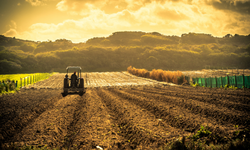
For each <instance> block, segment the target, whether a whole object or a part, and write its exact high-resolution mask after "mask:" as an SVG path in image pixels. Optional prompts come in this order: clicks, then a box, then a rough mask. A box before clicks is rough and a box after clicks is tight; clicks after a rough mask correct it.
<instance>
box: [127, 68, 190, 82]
mask: <svg viewBox="0 0 250 150" xmlns="http://www.w3.org/2000/svg"><path fill="white" fill-rule="evenodd" d="M127 71H128V72H129V73H131V74H133V75H136V76H139V77H145V78H151V79H154V80H158V81H165V82H172V83H175V84H182V83H185V82H187V81H186V79H185V76H184V75H183V74H182V72H180V71H174V72H172V71H165V70H162V69H157V70H156V69H153V70H152V71H151V72H149V71H148V70H146V69H136V68H135V67H132V66H129V67H128V68H127Z"/></svg>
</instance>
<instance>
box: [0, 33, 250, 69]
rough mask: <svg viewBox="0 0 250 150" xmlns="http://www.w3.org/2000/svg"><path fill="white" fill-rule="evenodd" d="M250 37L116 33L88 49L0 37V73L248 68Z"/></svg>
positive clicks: (92, 42)
mask: <svg viewBox="0 0 250 150" xmlns="http://www.w3.org/2000/svg"><path fill="white" fill-rule="evenodd" d="M249 64H250V34H249V35H248V36H244V35H238V34H235V35H230V34H227V35H225V36H224V37H221V38H219V37H214V36H212V35H210V34H203V33H188V34H182V36H181V37H178V36H167V35H163V34H161V33H158V32H152V33H146V32H126V31H125V32H115V33H113V34H112V35H110V36H108V37H95V38H92V39H89V40H88V41H86V43H72V42H71V41H70V40H66V39H58V40H55V41H54V42H52V41H45V42H35V41H29V40H22V39H16V38H11V37H5V36H3V35H0V73H1V74H6V73H29V72H49V71H59V72H63V71H64V70H65V68H66V67H67V66H69V65H80V66H81V67H82V68H83V71H121V70H126V68H127V67H128V66H130V65H132V66H134V67H138V68H145V69H148V70H151V69H154V68H156V69H158V68H159V69H164V70H195V69H202V68H204V67H205V66H206V65H210V66H211V67H213V68H221V67H224V68H225V67H229V68H230V67H237V68H249V67H250V66H249Z"/></svg>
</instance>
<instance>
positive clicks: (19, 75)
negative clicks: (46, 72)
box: [0, 73, 38, 81]
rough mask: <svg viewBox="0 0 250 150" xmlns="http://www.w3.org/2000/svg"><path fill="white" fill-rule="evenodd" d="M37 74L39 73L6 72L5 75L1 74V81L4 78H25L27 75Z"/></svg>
mask: <svg viewBox="0 0 250 150" xmlns="http://www.w3.org/2000/svg"><path fill="white" fill-rule="evenodd" d="M35 74H38V73H33V74H4V75H0V81H2V80H4V81H5V80H7V79H9V80H11V81H12V80H15V81H16V80H20V78H25V77H27V76H33V75H35Z"/></svg>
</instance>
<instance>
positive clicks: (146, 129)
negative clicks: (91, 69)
mask: <svg viewBox="0 0 250 150" xmlns="http://www.w3.org/2000/svg"><path fill="white" fill-rule="evenodd" d="M63 77H64V74H57V75H54V76H52V77H50V78H49V79H47V80H44V81H40V82H38V83H36V84H34V85H30V86H29V87H27V88H25V89H21V90H20V91H19V92H17V93H15V94H10V95H3V96H1V97H0V110H1V111H0V142H1V147H2V148H6V147H8V146H9V145H13V144H15V145H17V146H20V147H21V146H23V145H34V146H36V147H43V146H45V145H47V147H48V148H62V149H66V148H69V147H70V148H71V149H96V146H100V147H102V148H103V149H150V148H153V149H155V148H159V147H164V145H166V144H167V143H168V142H170V141H172V140H173V139H178V138H181V137H183V136H185V137H188V136H192V135H194V134H195V133H196V132H197V131H198V130H199V129H200V127H201V125H203V126H207V129H208V130H209V131H211V132H212V135H214V137H216V139H211V138H210V139H208V144H209V143H214V142H215V143H216V142H217V143H223V142H227V141H228V140H230V139H232V138H235V135H234V133H235V131H237V130H240V129H246V128H248V129H250V115H249V114H250V90H249V89H247V90H224V89H218V88H213V89H211V88H202V87H195V88H194V87H190V86H177V85H176V86H173V85H168V84H162V83H161V82H157V81H152V80H149V79H143V78H139V77H135V76H130V75H128V74H125V73H119V72H110V73H85V74H83V77H84V78H85V85H86V88H87V89H86V93H85V94H84V95H83V96H80V95H78V94H69V95H67V96H65V97H63V96H62V94H61V93H62V90H61V89H62V85H63V84H62V81H63ZM31 87H33V88H31ZM235 125H238V128H236V127H235Z"/></svg>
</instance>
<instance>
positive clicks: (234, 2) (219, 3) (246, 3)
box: [207, 0, 250, 15]
mask: <svg viewBox="0 0 250 150" xmlns="http://www.w3.org/2000/svg"><path fill="white" fill-rule="evenodd" d="M207 4H209V5H212V6H213V7H214V8H216V9H219V10H229V11H234V12H238V13H240V14H247V15H250V0H216V1H215V0H213V1H208V2H207Z"/></svg>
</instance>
